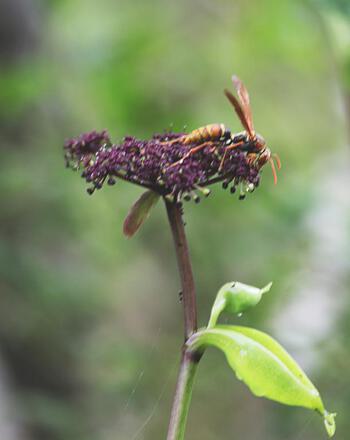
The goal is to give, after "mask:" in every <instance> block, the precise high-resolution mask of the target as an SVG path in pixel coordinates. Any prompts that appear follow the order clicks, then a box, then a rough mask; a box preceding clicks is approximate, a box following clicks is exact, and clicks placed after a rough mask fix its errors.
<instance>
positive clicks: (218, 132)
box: [183, 124, 227, 145]
mask: <svg viewBox="0 0 350 440" xmlns="http://www.w3.org/2000/svg"><path fill="white" fill-rule="evenodd" d="M226 132H227V129H226V127H225V125H224V124H209V125H205V126H204V127H199V128H196V130H193V131H191V133H189V134H187V135H186V136H185V137H184V139H183V143H184V144H187V145H188V144H195V143H201V142H207V141H216V140H219V139H221V138H222V137H224V136H225V134H226Z"/></svg>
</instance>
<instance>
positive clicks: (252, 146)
mask: <svg viewBox="0 0 350 440" xmlns="http://www.w3.org/2000/svg"><path fill="white" fill-rule="evenodd" d="M232 83H233V86H234V88H235V90H236V92H237V95H238V99H237V98H236V97H235V96H234V95H233V94H232V93H231V92H230V91H229V90H227V89H225V90H224V93H225V96H226V97H227V99H228V100H229V101H230V103H231V104H232V106H233V108H234V109H235V112H236V114H237V116H238V118H239V119H240V121H241V123H242V125H243V127H244V129H245V130H244V131H243V132H241V133H238V134H234V133H232V132H231V130H230V129H228V128H227V127H226V126H225V125H224V124H209V125H205V126H203V127H199V128H196V129H195V130H193V131H191V132H190V133H188V134H185V135H183V136H181V137H180V138H177V139H173V140H171V141H170V143H174V142H181V143H183V144H185V145H193V144H197V145H195V146H193V147H192V148H190V150H189V151H188V152H187V153H186V154H185V155H184V156H183V157H182V158H181V159H180V161H179V162H183V161H184V160H185V159H186V158H187V157H188V156H190V155H192V154H194V153H196V152H198V151H200V150H202V149H203V148H205V147H207V146H209V145H213V142H224V143H225V145H226V148H225V151H224V155H223V157H222V160H221V164H220V168H219V170H221V169H222V166H223V164H224V161H225V157H226V154H227V152H228V151H230V150H233V149H235V148H236V149H239V150H241V151H245V152H247V159H248V163H249V164H250V165H254V166H256V167H257V168H258V169H260V168H261V167H263V166H264V165H265V164H266V163H267V162H269V163H270V165H271V169H272V174H273V178H274V183H275V184H276V183H277V173H276V168H275V163H274V159H275V160H276V164H277V168H278V169H280V168H281V162H280V159H279V157H278V155H277V154H272V153H271V150H270V148H269V147H268V146H267V144H266V141H265V139H264V138H263V137H262V136H261V135H260V134H258V133H256V132H255V130H254V125H253V117H252V111H251V107H250V99H249V94H248V90H247V89H246V87H245V85H244V84H243V82H242V81H241V80H240V79H239V78H238V77H237V76H236V75H233V76H232ZM177 163H178V162H177ZM173 165H176V163H175V164H173ZM173 165H171V166H173Z"/></svg>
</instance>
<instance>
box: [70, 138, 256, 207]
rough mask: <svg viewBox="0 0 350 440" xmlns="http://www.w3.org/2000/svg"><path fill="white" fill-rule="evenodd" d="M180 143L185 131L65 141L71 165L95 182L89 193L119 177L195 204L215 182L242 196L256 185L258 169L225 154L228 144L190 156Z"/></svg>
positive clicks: (236, 153)
mask: <svg viewBox="0 0 350 440" xmlns="http://www.w3.org/2000/svg"><path fill="white" fill-rule="evenodd" d="M182 141H183V133H165V134H158V135H154V136H153V138H151V139H150V140H140V139H136V138H135V137H125V138H124V140H123V142H122V143H120V144H112V143H111V141H110V138H109V136H108V133H107V132H106V131H103V132H101V133H97V132H96V131H93V132H91V133H86V134H83V135H81V136H79V137H78V138H75V139H71V140H69V141H67V142H66V144H65V146H64V149H65V159H66V164H67V166H69V167H71V168H73V169H82V177H84V178H85V179H86V181H87V182H89V183H91V187H90V188H88V192H89V193H90V194H91V193H93V192H94V190H95V189H100V188H102V186H103V184H104V183H105V182H106V181H107V183H108V184H110V185H113V184H114V183H115V182H116V179H118V178H120V179H123V180H126V181H129V182H132V183H135V184H138V185H141V186H143V187H145V188H149V189H151V190H153V191H155V192H157V193H159V194H160V195H162V196H166V197H168V198H171V199H172V200H176V201H180V200H181V199H185V200H189V199H191V198H194V200H196V201H197V200H199V196H198V193H203V194H204V195H207V194H209V190H208V188H207V187H208V186H209V185H211V184H213V183H216V182H222V184H223V187H224V188H228V187H230V188H231V192H235V190H236V187H237V186H238V185H239V186H240V188H241V196H240V197H241V198H243V196H244V194H245V192H247V191H252V190H253V189H254V188H255V187H256V186H258V184H259V171H258V169H257V168H256V167H254V166H252V165H250V164H249V163H248V161H247V157H246V153H245V152H243V151H240V150H238V149H236V150H234V149H233V150H227V147H226V145H225V144H224V142H221V141H216V142H210V143H209V144H208V145H207V146H206V147H205V148H202V149H200V150H199V151H197V152H194V153H192V154H188V152H189V151H190V150H191V148H193V147H194V146H195V145H186V144H184V143H183V142H182ZM225 151H226V153H225Z"/></svg>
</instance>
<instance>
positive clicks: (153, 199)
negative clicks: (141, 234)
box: [123, 191, 159, 237]
mask: <svg viewBox="0 0 350 440" xmlns="http://www.w3.org/2000/svg"><path fill="white" fill-rule="evenodd" d="M158 199H159V195H158V194H156V193H155V192H153V191H146V192H144V193H143V194H142V195H141V197H139V198H138V199H137V200H136V202H135V203H134V205H133V206H132V207H131V209H130V211H129V214H128V215H127V217H126V219H125V220H124V225H123V232H124V234H125V235H126V236H127V237H132V236H133V235H134V234H135V233H136V232H137V231H138V230H139V229H140V227H141V226H142V224H143V223H144V222H145V220H146V219H147V218H148V216H149V213H150V211H151V209H152V208H153V206H154V205H155V204H156V203H157V201H158Z"/></svg>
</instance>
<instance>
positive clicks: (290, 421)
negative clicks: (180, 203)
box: [0, 0, 350, 440]
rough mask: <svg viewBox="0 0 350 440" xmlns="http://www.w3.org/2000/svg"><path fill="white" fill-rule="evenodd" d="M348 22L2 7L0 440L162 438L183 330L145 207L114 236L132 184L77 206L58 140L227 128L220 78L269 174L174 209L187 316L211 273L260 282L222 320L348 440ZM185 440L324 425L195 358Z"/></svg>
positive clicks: (74, 179)
mask: <svg viewBox="0 0 350 440" xmlns="http://www.w3.org/2000/svg"><path fill="white" fill-rule="evenodd" d="M349 18H350V7H349V3H348V1H346V0H343V1H341V0H338V1H331V0H329V1H326V0H318V1H317V0H315V1H309V2H306V1H294V0H289V1H278V0H262V1H258V0H250V1H249V2H246V1H244V0H235V1H229V0H220V1H217V2H210V1H209V0H203V1H200V0H186V1H185V0H178V1H176V2H175V1H161V0H149V1H145V0H133V1H127V0H118V1H114V0H100V1H98V2H97V1H92V0H74V1H73V0H46V1H44V0H1V1H0V141H1V143H0V145H1V152H2V156H1V161H0V168H1V170H0V181H1V243H0V273H1V281H0V283H1V284H0V286H1V294H0V438H1V439H4V440H56V439H57V440H80V439H84V440H97V439H98V440H112V439H113V440H114V439H118V440H141V439H144V440H150V439H164V438H165V437H166V430H167V424H168V418H169V413H170V407H171V399H172V393H173V390H174V386H175V381H176V374H177V367H178V362H179V348H180V346H181V343H182V337H183V336H182V306H181V304H180V303H179V299H178V291H179V279H178V274H177V268H176V262H175V258H174V251H173V247H172V240H171V235H170V231H169V227H168V225H167V222H166V215H165V210H164V207H163V206H162V204H159V205H158V206H157V208H156V209H155V210H154V212H153V214H152V216H151V217H150V219H149V220H148V221H147V223H146V224H145V226H144V228H143V229H142V230H141V231H140V233H139V234H138V235H137V236H135V238H133V239H132V240H126V239H125V238H124V237H123V235H122V232H121V228H122V222H123V219H124V218H125V216H126V214H127V212H128V209H129V207H130V205H131V204H132V203H133V201H134V200H135V199H136V198H137V197H138V195H139V194H140V189H139V188H137V187H132V186H131V185H127V184H124V183H122V182H119V183H118V184H117V185H116V186H115V187H112V188H104V189H103V190H102V191H101V192H98V193H97V194H95V195H93V196H92V197H89V196H88V195H87V194H86V192H85V189H86V184H85V183H84V181H83V180H82V179H80V178H79V174H74V173H73V172H71V171H69V170H66V169H65V168H64V163H63V153H62V145H63V142H64V140H65V139H66V138H69V137H72V136H75V135H77V134H79V133H81V132H84V131H89V130H92V129H97V130H101V129H104V128H106V129H108V130H109V132H110V133H111V135H112V138H113V139H114V140H115V141H117V140H119V139H121V138H122V137H123V136H124V135H126V134H132V135H136V136H139V137H142V138H148V137H149V136H151V135H152V133H154V132H159V131H162V130H163V129H170V128H171V129H173V130H179V131H181V130H183V128H184V126H186V127H187V129H188V130H190V129H193V128H196V127H197V126H200V125H203V124H206V123H211V122H223V123H225V124H227V125H228V126H229V127H231V128H232V129H233V130H236V131H240V130H241V127H240V124H239V122H238V120H237V117H236V116H235V115H234V113H233V111H232V108H230V106H229V105H228V103H227V102H226V100H225V98H224V96H223V93H222V91H223V89H224V87H230V76H231V74H232V73H236V74H238V75H239V76H240V77H241V78H242V79H243V80H244V82H245V84H246V85H247V87H248V89H249V91H250V95H251V101H252V106H253V113H254V120H255V125H256V129H257V131H258V132H260V133H262V134H263V135H264V137H265V138H266V139H267V141H268V143H269V145H270V146H271V149H272V150H273V151H275V152H278V154H279V155H280V157H281V160H282V163H283V169H282V170H281V172H280V173H279V183H278V185H277V186H276V187H274V185H273V181H272V176H271V172H270V170H269V169H265V170H264V171H263V178H262V184H261V186H260V188H259V189H258V190H257V191H255V192H254V194H252V195H251V196H249V197H248V198H247V199H246V200H245V201H244V202H240V201H238V198H237V196H231V195H230V194H229V193H228V192H225V191H222V190H221V188H220V187H218V188H216V189H215V190H214V191H213V194H212V196H211V197H209V198H208V199H206V200H205V201H203V202H202V203H200V204H199V205H194V204H187V205H186V206H185V217H186V222H187V233H188V239H189V243H190V248H191V254H192V257H193V265H194V271H195V278H196V283H197V289H198V306H199V321H200V324H201V325H204V324H205V323H206V321H207V319H208V315H209V311H210V306H211V304H212V302H213V299H214V296H215V293H216V291H217V290H218V288H219V287H220V286H221V285H222V284H223V283H224V282H227V281H229V280H240V281H242V282H245V283H248V284H253V285H254V284H255V285H258V286H262V285H265V284H266V283H267V282H269V281H270V280H272V281H274V285H273V289H272V291H271V292H270V293H269V294H268V295H267V296H266V297H265V298H264V301H263V302H262V303H261V305H259V307H258V308H257V309H255V310H253V311H251V312H249V313H248V314H247V315H246V316H243V317H242V318H240V323H242V324H245V325H251V326H255V327H258V328H260V329H262V330H266V331H268V332H269V333H271V334H272V335H273V336H275V337H276V338H277V339H278V340H279V341H280V342H282V343H283V344H284V345H285V346H286V347H287V349H288V350H289V351H290V352H291V353H292V354H293V355H294V356H295V357H296V358H297V360H298V361H299V363H300V364H301V365H302V366H303V368H304V369H305V370H306V372H307V373H308V374H309V375H310V377H311V378H312V379H313V381H314V383H315V384H316V386H317V387H318V388H319V390H320V391H321V394H322V395H323V396H324V400H325V405H326V407H327V408H328V409H329V410H331V411H336V412H337V413H338V417H337V425H338V431H337V437H336V438H338V439H342V440H345V439H346V438H348V434H347V433H348V432H349V429H350V419H349V417H348V414H349V410H350V376H349V369H350V354H349V349H348V347H349V345H348V339H349V337H350V324H349V323H350V307H349V295H348V293H349V291H348V287H347V286H348V283H349V281H350V263H349V262H350V258H349V257H350V251H349V249H350V247H349V243H350V236H349V231H350V198H349V194H348V191H349V190H348V189H349V187H350V173H349V164H350V162H349V148H348V143H349V138H348V135H349V124H350V116H349V115H350V113H349V111H347V108H349V107H350V25H349ZM266 168H267V167H266ZM210 401H211V402H214V405H209V402H210ZM187 438H188V439H193V440H197V439H198V440H199V439H201V440H214V439H233V438H236V439H238V438H245V439H249V440H258V439H259V440H261V439H266V440H275V439H276V440H277V439H278V440H303V439H308V440H313V439H320V438H325V433H324V430H323V426H322V421H321V419H320V418H319V416H317V415H316V414H313V413H312V412H310V411H306V410H303V409H298V408H290V407H283V406H280V405H278V404H275V403H273V402H270V401H267V400H264V399H257V398H255V397H253V396H251V395H250V393H249V391H248V390H247V388H246V387H245V386H244V385H242V384H241V383H240V382H238V381H237V380H236V379H235V377H234V376H233V375H232V372H231V370H230V369H229V368H228V366H227V365H226V363H225V361H224V359H223V357H222V355H221V354H220V353H218V352H215V351H209V352H208V353H207V354H206V356H205V358H204V359H203V362H202V363H201V365H200V368H199V374H198V380H197V383H196V387H195V391H194V397H193V403H192V408H191V412H190V417H189V422H188V431H187Z"/></svg>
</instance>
